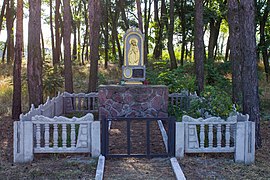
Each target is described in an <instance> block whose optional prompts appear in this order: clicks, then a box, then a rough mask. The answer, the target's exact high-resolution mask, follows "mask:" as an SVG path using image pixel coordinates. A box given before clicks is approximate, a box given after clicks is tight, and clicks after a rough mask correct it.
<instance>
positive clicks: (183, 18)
mask: <svg viewBox="0 0 270 180" xmlns="http://www.w3.org/2000/svg"><path fill="white" fill-rule="evenodd" d="M180 6H181V7H180V10H179V11H178V14H179V18H180V19H181V30H182V46H181V59H180V62H181V66H183V65H184V56H185V47H186V44H187V42H186V16H185V8H186V0H184V1H183V0H182V1H181V5H180ZM186 55H187V53H186Z"/></svg>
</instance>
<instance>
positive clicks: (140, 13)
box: [136, 0, 143, 33]
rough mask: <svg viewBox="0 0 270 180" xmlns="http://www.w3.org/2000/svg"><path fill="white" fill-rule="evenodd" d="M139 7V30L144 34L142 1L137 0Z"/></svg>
mask: <svg viewBox="0 0 270 180" xmlns="http://www.w3.org/2000/svg"><path fill="white" fill-rule="evenodd" d="M136 5H137V14H138V21H139V29H140V30H141V32H142V33H143V21H142V9H141V1H140V0H136Z"/></svg>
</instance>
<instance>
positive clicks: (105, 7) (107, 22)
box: [103, 0, 125, 69]
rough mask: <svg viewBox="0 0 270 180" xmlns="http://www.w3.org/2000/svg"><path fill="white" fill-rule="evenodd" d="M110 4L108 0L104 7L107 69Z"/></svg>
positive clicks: (106, 64)
mask: <svg viewBox="0 0 270 180" xmlns="http://www.w3.org/2000/svg"><path fill="white" fill-rule="evenodd" d="M108 6H109V0H106V1H105V5H104V8H103V9H104V12H105V13H104V14H105V16H104V27H105V32H104V43H105V64H104V67H105V69H107V68H108V62H109V17H108V16H109V15H108ZM123 9H124V8H123ZM124 12H125V11H124ZM122 13H123V12H122ZM122 17H123V15H122Z"/></svg>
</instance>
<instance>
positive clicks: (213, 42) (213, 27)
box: [208, 18, 222, 63]
mask: <svg viewBox="0 0 270 180" xmlns="http://www.w3.org/2000/svg"><path fill="white" fill-rule="evenodd" d="M221 21H222V19H221V18H219V19H218V20H214V19H211V20H210V37H209V43H208V61H209V62H211V63H213V62H214V50H215V47H216V46H217V40H218V35H219V29H220V25H221Z"/></svg>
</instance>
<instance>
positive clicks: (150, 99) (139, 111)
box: [98, 85, 168, 119]
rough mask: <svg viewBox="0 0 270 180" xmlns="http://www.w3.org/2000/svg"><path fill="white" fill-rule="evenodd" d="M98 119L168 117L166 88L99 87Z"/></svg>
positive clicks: (142, 86) (133, 86)
mask: <svg viewBox="0 0 270 180" xmlns="http://www.w3.org/2000/svg"><path fill="white" fill-rule="evenodd" d="M98 98H99V117H100V118H101V119H102V118H105V117H160V118H163V117H168V87H167V86H149V85H147V86H146V85H125V86H120V85H101V86H99V91H98Z"/></svg>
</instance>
